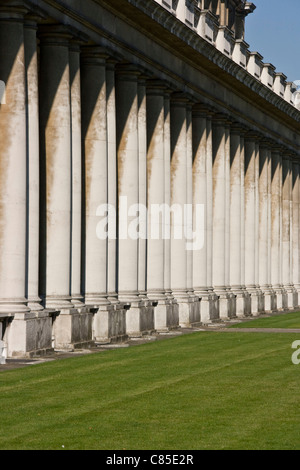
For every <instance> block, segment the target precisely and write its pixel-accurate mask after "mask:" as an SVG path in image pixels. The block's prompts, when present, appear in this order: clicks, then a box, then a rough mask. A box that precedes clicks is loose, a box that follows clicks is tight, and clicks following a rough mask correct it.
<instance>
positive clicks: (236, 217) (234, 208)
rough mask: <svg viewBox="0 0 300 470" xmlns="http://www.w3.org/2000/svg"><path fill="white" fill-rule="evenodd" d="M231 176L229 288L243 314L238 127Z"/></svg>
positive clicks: (233, 129)
mask: <svg viewBox="0 0 300 470" xmlns="http://www.w3.org/2000/svg"><path fill="white" fill-rule="evenodd" d="M230 149H231V162H230V163H231V175H230V177H231V178H230V287H231V291H232V292H233V293H234V295H235V296H236V305H235V307H236V310H235V313H236V315H237V316H239V317H243V316H244V314H245V305H244V294H243V290H242V258H241V256H242V216H243V212H242V190H241V186H242V185H241V174H242V164H241V136H240V128H239V127H234V126H232V127H231V135H230Z"/></svg>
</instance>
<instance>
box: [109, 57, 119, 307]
mask: <svg viewBox="0 0 300 470" xmlns="http://www.w3.org/2000/svg"><path fill="white" fill-rule="evenodd" d="M115 68H116V62H115V61H114V60H112V59H108V60H107V64H106V93H107V145H108V162H107V165H108V167H107V173H108V204H109V206H110V207H111V209H112V213H111V217H110V218H109V220H108V231H109V233H110V234H111V236H109V237H108V247H107V257H108V259H107V291H108V299H109V301H110V302H116V301H117V219H116V211H117V199H118V187H117V186H118V185H117V181H118V180H117V142H116V90H115Z"/></svg>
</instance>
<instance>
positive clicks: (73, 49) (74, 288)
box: [69, 42, 84, 308]
mask: <svg viewBox="0 0 300 470" xmlns="http://www.w3.org/2000/svg"><path fill="white" fill-rule="evenodd" d="M69 62H70V87H71V131H72V135H71V139H72V143H71V158H72V163H71V175H72V217H71V237H72V239H71V297H72V303H73V305H74V306H75V307H77V308H81V307H83V305H84V304H83V296H82V284H81V246H82V243H81V241H82V148H81V78H80V45H79V44H77V43H76V42H72V43H71V45H70V55H69Z"/></svg>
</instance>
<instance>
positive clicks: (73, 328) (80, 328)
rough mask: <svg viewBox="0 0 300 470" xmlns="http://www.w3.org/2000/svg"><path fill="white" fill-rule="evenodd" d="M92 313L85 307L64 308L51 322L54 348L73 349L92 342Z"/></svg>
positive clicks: (86, 346) (83, 346)
mask: <svg viewBox="0 0 300 470" xmlns="http://www.w3.org/2000/svg"><path fill="white" fill-rule="evenodd" d="M92 332H93V313H92V312H91V311H90V310H89V309H87V308H83V309H64V310H62V311H61V312H60V314H59V315H58V316H57V317H56V319H55V321H54V324H53V338H54V348H55V349H56V350H66V351H73V350H74V349H79V348H88V347H89V346H91V345H92V344H93V333H92Z"/></svg>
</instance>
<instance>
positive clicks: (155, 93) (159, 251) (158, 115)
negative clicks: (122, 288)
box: [147, 80, 172, 331]
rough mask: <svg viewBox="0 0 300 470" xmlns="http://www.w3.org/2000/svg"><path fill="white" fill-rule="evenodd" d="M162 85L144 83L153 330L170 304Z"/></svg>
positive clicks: (165, 321)
mask: <svg viewBox="0 0 300 470" xmlns="http://www.w3.org/2000/svg"><path fill="white" fill-rule="evenodd" d="M165 144H166V143H165V88H164V86H163V84H162V83H161V82H159V81H152V80H149V81H148V82H147V176H148V178H147V179H148V181H147V201H148V248H147V254H148V260H147V287H148V291H147V293H148V297H149V299H151V300H157V301H158V305H157V307H156V309H155V317H154V318H155V329H156V330H160V331H162V330H166V329H168V327H169V322H170V314H171V309H172V306H171V307H170V302H169V300H168V296H167V294H166V291H165V269H166V266H165V256H166V253H165V250H166V244H165V241H166V237H165V235H166V234H165V224H166V216H168V207H167V206H166V205H165V204H166V203H167V202H166V192H165V178H166V177H165V164H166V162H165Z"/></svg>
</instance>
